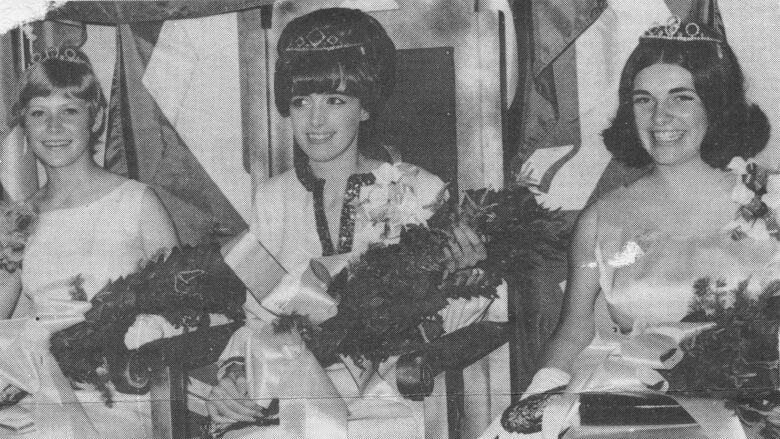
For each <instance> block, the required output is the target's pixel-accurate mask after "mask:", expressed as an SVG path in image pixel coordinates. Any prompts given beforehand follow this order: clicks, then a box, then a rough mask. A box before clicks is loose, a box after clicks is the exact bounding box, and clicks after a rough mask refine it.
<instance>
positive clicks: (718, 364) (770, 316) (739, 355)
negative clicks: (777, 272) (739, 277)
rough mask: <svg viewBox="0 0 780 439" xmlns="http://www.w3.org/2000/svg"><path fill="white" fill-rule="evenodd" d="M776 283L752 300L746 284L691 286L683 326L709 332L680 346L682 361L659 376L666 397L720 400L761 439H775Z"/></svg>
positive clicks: (779, 324) (778, 378) (779, 316)
mask: <svg viewBox="0 0 780 439" xmlns="http://www.w3.org/2000/svg"><path fill="white" fill-rule="evenodd" d="M778 292H780V281H774V282H772V283H770V284H769V285H767V286H766V287H765V288H764V289H763V291H760V294H758V295H757V296H756V295H755V294H751V293H750V290H749V289H748V282H747V281H744V282H741V283H740V284H739V285H738V286H737V287H736V288H734V289H730V290H729V289H727V288H726V287H725V283H724V282H723V281H719V280H714V281H713V280H712V279H709V278H704V279H700V280H698V281H696V283H695V284H694V293H695V297H694V299H693V301H692V303H691V305H690V313H689V315H688V316H687V317H686V318H685V319H683V321H687V322H714V323H715V326H714V327H712V328H711V329H708V330H706V331H704V332H702V333H701V334H699V335H698V336H696V337H695V338H691V339H688V340H687V341H685V342H683V343H682V345H681V348H682V349H683V351H684V352H685V356H684V357H683V359H682V361H680V363H679V364H677V366H675V367H674V368H672V369H670V370H665V371H659V372H661V374H662V375H663V376H664V378H666V380H667V381H668V382H669V392H672V393H675V394H682V395H692V396H703V395H704V396H713V397H717V398H724V399H725V400H726V401H727V407H729V408H733V409H735V410H736V412H737V414H738V415H739V416H740V418H741V419H742V421H743V422H745V423H747V424H749V425H753V426H757V427H760V429H761V434H762V435H763V437H767V438H770V437H778V434H780V424H778V423H777V421H778V420H779V419H780V417H779V416H778V412H777V410H778V409H779V408H780V392H778V385H780V375H779V374H780V367H778V329H780V297H778V295H777V294H778Z"/></svg>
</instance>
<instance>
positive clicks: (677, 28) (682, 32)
mask: <svg viewBox="0 0 780 439" xmlns="http://www.w3.org/2000/svg"><path fill="white" fill-rule="evenodd" d="M640 39H659V40H674V41H683V42H690V41H709V42H713V43H723V40H722V39H720V38H713V37H708V36H706V35H704V33H703V32H702V30H701V27H700V26H699V25H698V24H696V23H686V24H685V25H684V26H683V25H682V21H681V20H680V17H678V16H676V15H673V16H671V17H669V19H668V20H667V21H666V24H654V25H653V26H652V27H651V28H650V29H648V30H647V31H645V33H644V35H642V36H641V37H640Z"/></svg>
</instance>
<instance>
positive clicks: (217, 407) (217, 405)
mask: <svg viewBox="0 0 780 439" xmlns="http://www.w3.org/2000/svg"><path fill="white" fill-rule="evenodd" d="M212 411H213V412H214V414H213V415H212V416H211V419H212V420H214V421H215V422H219V423H222V424H232V423H234V422H239V421H244V422H254V421H255V419H256V418H255V417H254V416H248V415H244V414H241V413H234V412H233V411H231V410H230V408H229V407H228V406H227V405H226V404H224V403H223V402H222V401H214V402H213V410H212Z"/></svg>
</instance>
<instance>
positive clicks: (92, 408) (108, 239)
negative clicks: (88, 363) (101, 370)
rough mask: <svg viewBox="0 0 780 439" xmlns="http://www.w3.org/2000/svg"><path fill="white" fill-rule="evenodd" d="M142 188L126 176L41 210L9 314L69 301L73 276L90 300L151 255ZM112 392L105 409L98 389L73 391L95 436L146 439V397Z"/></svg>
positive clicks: (148, 418) (18, 314) (148, 424)
mask: <svg viewBox="0 0 780 439" xmlns="http://www.w3.org/2000/svg"><path fill="white" fill-rule="evenodd" d="M147 190H148V186H147V185H145V184H143V183H140V182H137V181H135V180H128V181H126V182H124V183H122V184H121V185H120V186H118V187H117V188H115V189H114V190H112V191H111V192H110V193H108V194H106V195H105V196H103V197H102V198H100V199H98V200H96V201H93V202H91V203H89V204H86V205H83V206H76V207H72V208H65V209H57V210H52V211H49V212H45V213H43V214H41V215H40V217H39V219H38V224H37V226H36V229H35V232H34V233H33V235H32V236H31V237H30V239H29V240H28V242H27V246H26V248H25V253H24V267H23V269H22V297H21V298H20V299H19V304H18V305H17V307H16V310H15V311H14V316H15V317H24V316H29V315H32V314H33V312H34V309H35V301H36V300H40V299H41V298H53V299H70V297H69V293H68V292H67V285H68V284H69V283H70V282H71V280H72V279H74V277H76V276H81V278H82V279H83V284H82V287H83V288H84V291H85V293H86V296H87V300H90V299H92V297H94V296H95V294H96V293H97V292H98V291H99V290H100V289H101V288H102V287H104V286H105V285H106V284H107V283H108V281H110V280H113V279H116V278H118V277H120V276H123V275H126V274H128V273H131V272H133V271H135V270H136V269H137V268H138V264H139V263H140V262H141V261H142V260H145V259H147V258H148V257H150V256H152V255H147V254H145V252H144V243H143V239H142V237H141V236H140V225H139V224H140V219H141V218H140V212H141V207H142V203H141V201H142V199H143V197H144V194H145V192H146V191H147ZM112 394H113V398H114V401H115V403H114V406H113V407H111V408H109V407H107V406H106V405H105V403H104V402H103V399H102V397H101V395H100V393H99V392H98V391H97V390H94V389H82V390H77V391H76V396H77V397H78V399H79V401H80V402H81V404H82V405H83V406H84V409H85V411H86V413H87V415H88V416H89V418H90V420H91V421H92V423H93V425H94V426H95V428H96V429H97V430H98V432H99V434H100V436H101V437H105V438H148V437H151V436H152V435H151V432H152V430H151V411H150V404H149V397H148V396H145V395H126V394H122V393H119V392H117V391H116V390H114V389H112Z"/></svg>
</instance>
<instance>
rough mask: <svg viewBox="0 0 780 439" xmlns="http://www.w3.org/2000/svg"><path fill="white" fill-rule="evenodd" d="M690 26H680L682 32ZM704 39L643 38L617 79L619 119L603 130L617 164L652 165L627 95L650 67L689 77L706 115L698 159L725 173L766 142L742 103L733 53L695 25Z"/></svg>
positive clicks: (758, 120)
mask: <svg viewBox="0 0 780 439" xmlns="http://www.w3.org/2000/svg"><path fill="white" fill-rule="evenodd" d="M687 25H688V23H682V28H685V26H687ZM696 26H698V29H700V30H701V35H702V36H704V37H705V38H706V39H666V38H654V37H649V38H648V37H642V38H640V40H639V45H638V46H637V47H636V49H634V51H633V52H632V53H631V56H630V57H629V58H628V61H626V65H625V67H624V68H623V73H622V75H621V77H620V88H619V90H618V97H619V99H620V101H619V104H618V110H617V114H616V116H615V119H614V120H613V121H612V125H611V126H610V127H609V128H607V129H605V130H604V131H603V137H604V143H605V145H606V147H607V150H609V151H610V152H611V153H612V155H613V156H614V157H615V159H617V160H619V161H621V162H623V163H625V164H626V165H628V166H632V167H637V168H639V167H644V166H647V165H649V164H651V163H652V161H653V160H652V158H651V157H650V154H648V153H647V151H646V150H645V149H644V148H643V147H642V143H641V141H640V140H639V136H638V133H637V130H636V125H635V119H634V108H633V103H632V99H631V94H632V91H633V87H634V79H635V78H636V76H637V74H638V73H639V72H640V71H642V69H644V68H646V67H649V66H651V65H653V64H658V63H663V64H674V65H678V66H680V67H682V68H684V69H686V70H688V71H689V72H691V76H692V77H693V85H694V87H695V89H696V93H697V94H698V95H699V97H700V98H701V100H702V102H703V104H704V109H705V111H706V113H707V122H708V127H707V133H706V135H705V136H704V140H703V141H702V145H701V158H702V159H703V160H704V162H705V163H707V164H709V165H710V166H712V167H714V168H719V169H722V168H725V166H726V165H728V163H729V162H730V161H731V159H732V158H734V157H737V156H739V157H742V158H749V157H753V156H754V155H756V154H757V153H758V152H760V151H761V150H762V149H763V148H764V146H765V145H766V143H767V141H768V140H769V122H768V121H767V118H766V115H765V114H764V112H763V111H761V109H760V108H758V106H756V105H748V103H747V101H746V99H745V89H744V79H743V76H742V70H741V69H740V67H739V63H738V62H737V58H736V56H735V55H734V52H733V51H732V50H731V48H730V47H729V46H728V44H726V42H725V41H717V42H716V41H712V40H719V39H720V36H719V35H717V34H716V33H715V32H714V31H712V30H711V29H710V28H708V27H706V26H703V25H698V24H697V25H696Z"/></svg>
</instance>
